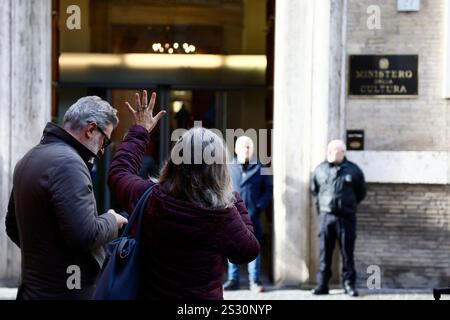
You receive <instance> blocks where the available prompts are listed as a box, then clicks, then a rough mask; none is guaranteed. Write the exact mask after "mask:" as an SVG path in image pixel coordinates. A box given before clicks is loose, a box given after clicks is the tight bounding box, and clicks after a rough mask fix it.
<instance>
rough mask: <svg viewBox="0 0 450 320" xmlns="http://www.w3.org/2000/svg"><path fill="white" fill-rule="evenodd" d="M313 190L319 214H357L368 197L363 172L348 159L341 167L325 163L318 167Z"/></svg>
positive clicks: (315, 172) (315, 171) (312, 186)
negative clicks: (361, 203) (358, 207)
mask: <svg viewBox="0 0 450 320" xmlns="http://www.w3.org/2000/svg"><path fill="white" fill-rule="evenodd" d="M311 189H312V193H313V195H314V198H315V203H316V207H317V211H318V212H330V213H333V214H336V215H341V216H345V215H350V214H354V213H356V206H357V205H358V204H359V203H360V202H361V201H362V200H363V199H364V197H365V196H366V182H365V179H364V174H363V172H362V171H361V169H360V168H359V167H358V166H357V165H356V164H354V163H353V162H350V161H348V160H347V159H346V158H344V161H343V162H342V163H341V164H339V165H334V164H332V163H329V162H328V161H324V162H322V163H321V164H320V165H319V166H317V168H316V169H315V170H314V176H313V181H312V185H311Z"/></svg>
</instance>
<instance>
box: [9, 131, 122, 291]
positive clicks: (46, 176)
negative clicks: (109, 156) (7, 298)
mask: <svg viewBox="0 0 450 320" xmlns="http://www.w3.org/2000/svg"><path fill="white" fill-rule="evenodd" d="M94 156H95V155H94V154H93V153H92V152H91V151H90V150H89V149H87V148H86V147H85V146H83V145H82V144H81V143H80V142H78V140H76V139H75V138H74V137H72V136H71V135H70V134H69V133H68V132H66V131H65V130H63V129H62V128H60V127H58V126H56V125H54V124H51V123H48V124H47V126H46V128H45V130H44V135H43V137H42V139H41V142H40V144H38V145H37V146H36V147H34V148H33V149H31V150H30V151H29V152H28V153H27V154H25V156H24V157H23V158H22V159H21V160H20V161H19V162H18V163H17V165H16V167H15V170H14V177H13V191H12V194H11V198H10V201H9V205H8V212H7V215H6V232H7V234H8V236H9V237H10V239H11V240H12V241H13V242H14V243H15V244H16V245H17V246H19V247H20V249H21V253H22V280H21V287H20V288H19V294H18V297H17V298H18V299H89V298H90V295H91V293H92V290H93V288H94V283H95V280H96V277H97V275H98V272H99V270H100V267H101V265H102V264H103V261H104V257H105V253H104V250H103V247H102V245H103V244H105V243H107V242H108V241H110V240H112V239H113V238H114V237H116V236H117V226H116V222H115V218H114V216H113V215H112V214H110V213H106V214H103V215H101V216H98V214H97V208H96V203H95V198H94V193H93V189H92V180H91V176H90V174H89V168H88V165H89V163H88V161H89V160H90V159H92V157H94ZM70 266H75V268H76V267H79V268H80V269H79V270H80V274H81V289H76V288H75V289H72V290H70V289H69V287H71V288H72V287H73V285H74V284H76V281H75V279H74V278H70V277H71V276H72V275H73V276H75V275H76V273H75V272H74V271H73V270H74V269H71V268H73V267H71V268H69V267H70ZM68 268H69V269H68ZM68 284H69V286H68Z"/></svg>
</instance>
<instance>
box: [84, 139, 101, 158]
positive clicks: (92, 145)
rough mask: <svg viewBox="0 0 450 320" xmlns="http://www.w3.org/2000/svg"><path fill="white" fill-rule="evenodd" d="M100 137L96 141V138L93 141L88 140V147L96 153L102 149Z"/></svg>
mask: <svg viewBox="0 0 450 320" xmlns="http://www.w3.org/2000/svg"><path fill="white" fill-rule="evenodd" d="M99 140H100V139H99V138H97V139H96V141H94V139H92V140H91V141H89V142H88V144H87V146H86V147H87V148H88V149H89V150H90V151H91V152H92V153H94V154H95V155H97V154H98V152H99V151H100V141H99Z"/></svg>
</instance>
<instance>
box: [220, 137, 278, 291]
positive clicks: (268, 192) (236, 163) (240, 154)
mask: <svg viewBox="0 0 450 320" xmlns="http://www.w3.org/2000/svg"><path fill="white" fill-rule="evenodd" d="M235 152H236V158H235V159H234V160H233V163H232V164H231V178H232V179H233V188H234V190H235V191H237V192H239V194H240V195H241V198H242V199H243V200H244V203H245V206H246V207H247V210H248V213H249V215H250V218H251V219H252V223H253V227H254V230H255V236H256V238H257V239H258V241H259V242H260V243H261V240H262V235H263V227H262V223H261V213H262V212H263V211H264V210H265V209H266V207H267V206H268V205H269V203H270V202H271V200H272V197H273V195H272V192H273V190H272V189H273V182H272V176H271V175H263V174H261V169H262V168H263V165H262V164H261V163H259V162H258V161H257V160H256V157H254V147H253V141H252V139H251V138H249V137H247V136H241V137H239V138H238V139H237V140H236V145H235ZM247 267H248V273H249V280H250V290H252V291H255V292H263V291H264V287H263V286H262V283H261V279H260V273H261V254H259V255H258V257H256V259H255V260H253V261H252V262H250V263H249V264H248V266H247ZM239 278H240V267H239V265H236V264H233V263H231V262H228V281H227V282H226V283H225V284H224V290H239V289H240V283H239Z"/></svg>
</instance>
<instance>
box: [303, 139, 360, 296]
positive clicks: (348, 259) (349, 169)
mask: <svg viewBox="0 0 450 320" xmlns="http://www.w3.org/2000/svg"><path fill="white" fill-rule="evenodd" d="M345 152H346V147H345V144H344V142H343V141H341V140H333V141H331V142H330V143H329V144H328V150H327V160H325V161H324V162H322V163H321V164H320V165H319V166H318V167H317V168H316V169H315V171H314V176H313V180H312V185H311V189H312V193H313V196H314V197H315V201H316V207H317V212H318V213H319V230H318V231H319V248H320V270H319V272H318V273H317V282H318V284H317V287H316V288H315V289H314V290H313V294H316V295H321V294H328V281H329V280H330V277H331V260H332V257H333V250H334V245H335V243H336V240H337V241H338V242H339V246H340V249H341V256H342V282H343V285H344V290H345V292H346V293H347V294H348V295H349V296H352V297H355V296H357V295H358V291H357V290H356V287H355V284H356V271H355V267H354V259H353V251H354V247H355V240H356V207H357V205H358V204H359V203H360V202H361V201H362V200H363V199H364V198H365V196H366V183H365V179H364V174H363V172H362V171H361V169H360V168H359V167H358V166H357V165H356V164H354V163H353V162H350V161H348V160H347V159H346V157H345Z"/></svg>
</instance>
